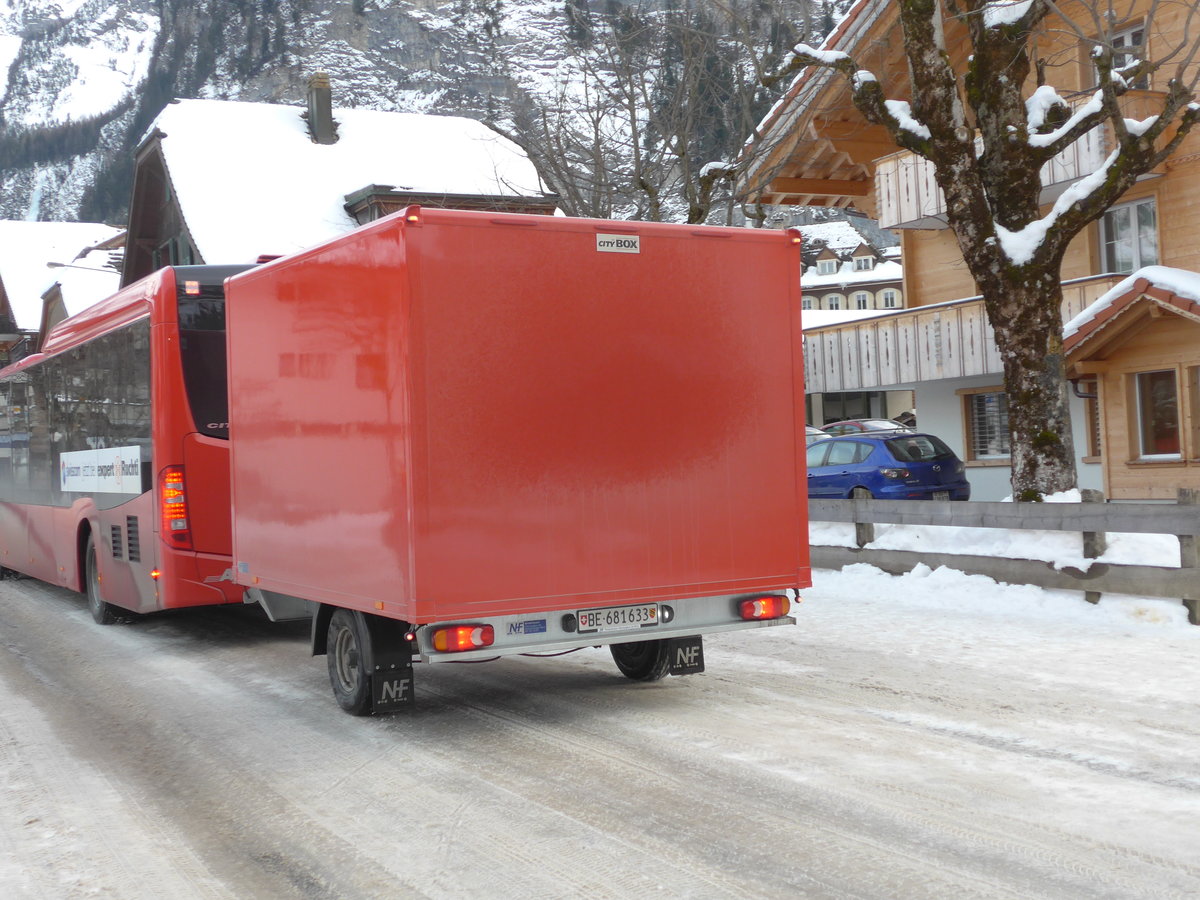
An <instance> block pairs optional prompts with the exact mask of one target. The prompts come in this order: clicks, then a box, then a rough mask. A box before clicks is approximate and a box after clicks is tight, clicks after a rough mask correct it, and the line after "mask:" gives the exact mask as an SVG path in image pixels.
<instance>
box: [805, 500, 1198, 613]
mask: <svg viewBox="0 0 1200 900" xmlns="http://www.w3.org/2000/svg"><path fill="white" fill-rule="evenodd" d="M1081 493H1082V494H1083V500H1084V502H1081V503H987V502H976V501H969V502H965V503H962V502H959V503H955V502H952V501H942V502H938V501H928V500H809V502H808V515H809V520H810V521H811V522H851V523H853V524H854V526H855V543H856V544H857V547H837V546H814V547H812V548H811V551H812V565H813V567H814V568H822V569H840V568H842V567H843V566H847V565H851V564H853V563H868V564H870V565H873V566H876V567H877V568H880V569H882V570H883V571H885V572H889V573H891V574H893V575H899V574H903V573H904V572H909V571H911V570H912V569H913V568H914V567H915V566H917V565H918V564H921V563H924V564H925V565H927V566H929V567H931V568H935V569H936V568H937V567H938V566H946V567H948V568H951V569H957V570H959V571H961V572H967V573H970V574H977V575H986V576H988V577H990V578H993V579H995V580H996V581H1003V582H1008V583H1010V584H1031V585H1035V586H1037V587H1042V588H1050V589H1055V590H1077V591H1083V593H1084V599H1086V600H1087V601H1088V602H1089V603H1097V602H1099V600H1100V596H1101V594H1105V593H1111V594H1134V595H1137V596H1141V597H1164V598H1178V599H1181V600H1182V601H1183V605H1184V606H1185V607H1187V611H1188V621H1189V622H1190V623H1191V624H1193V625H1200V568H1198V565H1197V562H1198V561H1197V552H1196V537H1197V535H1198V534H1200V491H1194V490H1180V491H1179V498H1178V501H1177V502H1176V503H1174V504H1164V503H1124V502H1122V503H1105V502H1104V497H1103V495H1102V494H1100V492H1099V491H1083V492H1081ZM881 524H894V525H936V526H945V527H948V528H1004V529H1014V530H1019V531H1027V530H1032V531H1062V532H1077V533H1078V534H1080V536H1081V544H1082V551H1083V552H1082V557H1083V559H1085V560H1092V559H1098V558H1099V557H1101V556H1103V555H1104V552H1105V549H1106V547H1107V543H1108V542H1107V535H1108V534H1110V533H1111V534H1118V533H1120V534H1124V533H1132V534H1157V535H1173V536H1174V537H1175V538H1176V539H1178V541H1179V565H1178V567H1173V566H1148V565H1119V564H1115V563H1106V562H1095V563H1091V564H1089V565H1086V566H1082V567H1080V566H1071V565H1065V566H1064V565H1061V564H1058V565H1056V564H1055V563H1054V562H1047V561H1044V560H1035V559H1013V558H1009V557H999V556H974V555H969V554H959V553H953V552H943V551H932V552H931V551H925V550H922V551H914V550H887V549H878V548H871V547H868V546H867V545H868V544H870V543H871V542H872V541H874V540H875V525H881ZM948 537H949V540H950V542H951V543H952V542H953V536H952V535H950V534H949V533H948Z"/></svg>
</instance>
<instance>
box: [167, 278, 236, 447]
mask: <svg viewBox="0 0 1200 900" xmlns="http://www.w3.org/2000/svg"><path fill="white" fill-rule="evenodd" d="M191 290H192V291H197V290H198V291H199V293H186V292H185V291H186V288H185V282H184V281H183V279H182V278H181V279H180V283H179V352H180V356H181V357H182V359H183V382H184V385H185V387H186V388H187V397H188V404H189V405H190V406H191V408H192V419H193V420H194V421H195V423H196V430H197V431H199V432H200V433H201V434H207V435H209V436H210V437H217V438H228V437H229V397H228V394H227V387H228V383H227V379H226V374H225V288H224V285H223V284H221V283H218V284H199V285H198V286H197V283H196V282H192V284H191Z"/></svg>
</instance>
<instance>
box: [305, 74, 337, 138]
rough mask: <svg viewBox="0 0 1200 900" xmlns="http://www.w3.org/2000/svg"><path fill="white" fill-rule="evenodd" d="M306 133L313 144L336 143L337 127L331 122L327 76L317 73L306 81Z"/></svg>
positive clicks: (331, 111) (331, 108)
mask: <svg viewBox="0 0 1200 900" xmlns="http://www.w3.org/2000/svg"><path fill="white" fill-rule="evenodd" d="M308 133H309V135H310V136H311V137H312V140H313V143H314V144H333V143H336V142H337V126H336V125H335V124H334V121H333V91H332V90H331V88H330V87H329V75H328V74H326V73H325V72H317V73H316V74H315V75H313V76H312V77H311V78H309V79H308Z"/></svg>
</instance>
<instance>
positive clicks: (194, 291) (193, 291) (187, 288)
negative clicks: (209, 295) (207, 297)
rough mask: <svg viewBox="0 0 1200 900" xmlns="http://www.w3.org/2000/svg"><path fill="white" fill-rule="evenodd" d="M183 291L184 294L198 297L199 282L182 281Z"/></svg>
mask: <svg viewBox="0 0 1200 900" xmlns="http://www.w3.org/2000/svg"><path fill="white" fill-rule="evenodd" d="M183 292H184V294H186V295H187V296H189V297H199V296H200V282H198V281H185V282H184V283H183Z"/></svg>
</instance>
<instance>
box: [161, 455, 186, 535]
mask: <svg viewBox="0 0 1200 900" xmlns="http://www.w3.org/2000/svg"><path fill="white" fill-rule="evenodd" d="M158 506H159V510H160V511H161V514H162V539H163V540H164V541H166V542H167V545H168V546H170V547H174V548H175V549H177V550H191V549H192V526H191V523H190V522H189V521H188V506H187V490H186V489H185V488H184V483H183V466H168V467H167V468H165V469H163V470H162V472H160V473H159V476H158Z"/></svg>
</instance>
